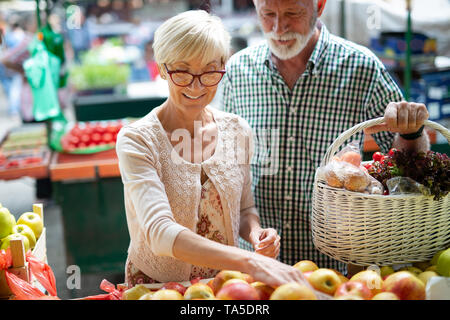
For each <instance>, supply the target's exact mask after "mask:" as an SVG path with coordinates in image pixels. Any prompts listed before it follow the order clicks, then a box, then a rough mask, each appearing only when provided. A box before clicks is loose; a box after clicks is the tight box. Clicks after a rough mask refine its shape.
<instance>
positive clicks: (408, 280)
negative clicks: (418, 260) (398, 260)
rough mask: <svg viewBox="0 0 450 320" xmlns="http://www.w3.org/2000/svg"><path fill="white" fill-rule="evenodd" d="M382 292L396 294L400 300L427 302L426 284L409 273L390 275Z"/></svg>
mask: <svg viewBox="0 0 450 320" xmlns="http://www.w3.org/2000/svg"><path fill="white" fill-rule="evenodd" d="M381 290H382V291H383V292H392V293H395V294H396V295H397V296H398V298H399V299H400V300H425V285H424V283H423V282H422V280H420V279H419V278H417V277H416V276H415V275H413V274H412V273H411V272H409V271H399V272H395V273H393V274H391V275H389V276H388V277H387V278H386V280H384V282H383V286H382V288H381Z"/></svg>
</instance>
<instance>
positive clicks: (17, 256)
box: [0, 204, 47, 300]
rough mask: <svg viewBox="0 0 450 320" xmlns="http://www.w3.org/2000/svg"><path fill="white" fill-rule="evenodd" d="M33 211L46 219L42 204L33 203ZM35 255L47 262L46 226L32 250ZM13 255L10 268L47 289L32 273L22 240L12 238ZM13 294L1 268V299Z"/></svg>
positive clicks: (19, 275) (9, 297)
mask: <svg viewBox="0 0 450 320" xmlns="http://www.w3.org/2000/svg"><path fill="white" fill-rule="evenodd" d="M33 212H34V213H37V214H39V215H40V216H41V217H42V219H44V210H43V205H42V204H33ZM31 252H32V254H33V256H35V257H36V258H37V259H38V260H40V261H43V262H46V263H47V244H46V228H45V225H44V229H43V230H42V234H41V235H40V237H39V238H38V239H37V241H36V245H35V247H34V248H33V250H32V251H31ZM11 255H12V262H13V265H12V266H11V267H10V268H9V269H8V272H11V273H13V274H15V275H16V276H18V277H19V278H21V279H23V280H25V281H27V282H29V283H31V284H32V285H34V286H35V287H37V288H38V289H40V290H41V291H42V292H44V291H45V289H43V287H42V286H41V285H40V283H39V282H38V281H37V280H36V278H35V277H34V276H32V275H31V273H30V270H29V266H28V263H27V261H26V258H25V257H26V252H25V248H24V245H23V242H22V240H11ZM12 297H13V294H12V292H11V290H10V288H9V286H8V283H7V282H6V278H5V271H4V270H0V300H5V299H11V298H12Z"/></svg>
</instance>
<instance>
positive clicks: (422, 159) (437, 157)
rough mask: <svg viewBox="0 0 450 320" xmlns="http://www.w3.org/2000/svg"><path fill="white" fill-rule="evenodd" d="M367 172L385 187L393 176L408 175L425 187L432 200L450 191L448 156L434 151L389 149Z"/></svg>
mask: <svg viewBox="0 0 450 320" xmlns="http://www.w3.org/2000/svg"><path fill="white" fill-rule="evenodd" d="M368 172H369V174H370V175H371V176H373V177H374V178H375V179H377V180H378V181H380V182H381V183H382V184H383V186H384V187H385V188H386V187H387V186H386V181H387V180H389V179H390V178H393V177H398V176H401V177H409V178H411V179H413V180H414V181H416V182H418V183H420V184H422V185H424V186H425V187H427V188H428V189H429V190H430V192H431V194H432V195H433V196H434V200H439V199H441V198H443V197H445V196H446V195H447V194H448V192H449V191H450V158H449V157H448V156H447V155H446V154H441V153H438V152H435V151H431V150H430V151H427V152H416V151H405V150H403V151H399V150H391V151H390V152H389V154H388V155H384V156H383V157H382V158H381V159H380V160H379V161H374V162H373V163H372V165H371V166H370V167H369V168H368Z"/></svg>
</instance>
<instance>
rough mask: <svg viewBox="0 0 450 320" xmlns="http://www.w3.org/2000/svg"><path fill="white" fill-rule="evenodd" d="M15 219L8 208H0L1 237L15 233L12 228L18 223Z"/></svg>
mask: <svg viewBox="0 0 450 320" xmlns="http://www.w3.org/2000/svg"><path fill="white" fill-rule="evenodd" d="M15 220H16V219H15V218H14V216H13V215H12V214H11V213H10V212H9V210H8V209H7V208H5V207H3V208H0V239H2V238H5V237H6V236H8V235H10V234H11V233H13V231H12V229H13V227H14V225H15V224H16V221H15Z"/></svg>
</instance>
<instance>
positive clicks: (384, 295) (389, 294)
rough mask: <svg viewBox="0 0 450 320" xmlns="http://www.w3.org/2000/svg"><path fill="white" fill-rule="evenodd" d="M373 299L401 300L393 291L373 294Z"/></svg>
mask: <svg viewBox="0 0 450 320" xmlns="http://www.w3.org/2000/svg"><path fill="white" fill-rule="evenodd" d="M372 300H399V299H398V297H397V295H396V294H395V293H393V292H380V293H377V294H376V295H374V296H373V298H372Z"/></svg>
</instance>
